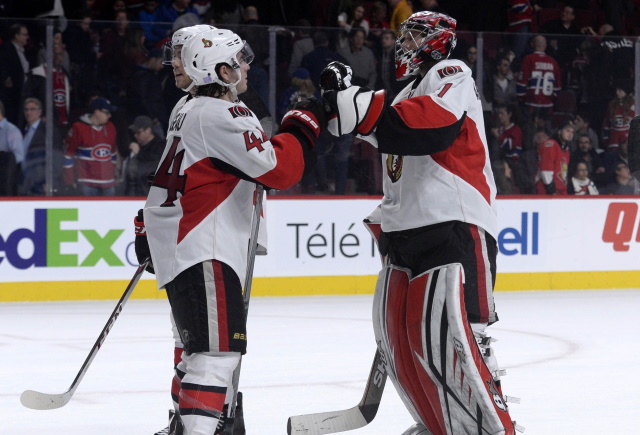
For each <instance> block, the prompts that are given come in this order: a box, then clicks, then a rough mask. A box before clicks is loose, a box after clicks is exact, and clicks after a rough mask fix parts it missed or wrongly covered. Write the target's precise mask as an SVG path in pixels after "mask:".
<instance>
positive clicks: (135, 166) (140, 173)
mask: <svg viewBox="0 0 640 435" xmlns="http://www.w3.org/2000/svg"><path fill="white" fill-rule="evenodd" d="M153 127H154V125H153V121H152V120H151V118H149V117H148V116H144V115H140V116H138V117H136V119H135V120H134V121H133V124H131V125H130V126H129V130H131V133H132V134H133V137H134V138H135V141H132V142H131V143H130V144H129V150H130V151H131V153H130V154H129V157H127V158H126V159H125V163H124V164H123V172H124V178H125V181H126V182H125V191H124V194H125V195H128V196H146V195H148V194H149V179H150V178H151V177H152V176H153V174H154V173H155V170H156V168H157V167H158V163H159V162H160V158H161V157H162V152H163V151H164V146H165V143H164V140H162V139H161V138H159V137H158V136H156V135H155V134H154V132H153Z"/></svg>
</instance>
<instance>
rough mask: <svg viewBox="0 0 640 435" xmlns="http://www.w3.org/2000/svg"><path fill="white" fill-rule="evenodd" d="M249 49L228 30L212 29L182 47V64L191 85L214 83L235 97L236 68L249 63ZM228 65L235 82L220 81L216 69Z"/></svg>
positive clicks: (251, 58) (238, 71)
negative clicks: (234, 76) (227, 89)
mask: <svg viewBox="0 0 640 435" xmlns="http://www.w3.org/2000/svg"><path fill="white" fill-rule="evenodd" d="M253 58H254V55H253V50H251V47H250V46H249V44H247V42H246V41H243V40H242V39H241V38H240V37H239V36H238V35H236V34H235V33H233V32H232V31H231V30H226V29H214V30H208V31H206V32H202V33H199V34H198V35H197V37H195V38H191V39H190V40H189V41H188V42H187V43H186V44H185V45H184V46H183V47H182V65H183V66H184V70H185V72H186V73H187V75H188V76H189V77H190V78H191V80H193V85H195V86H206V85H210V84H212V83H217V84H219V85H221V86H226V87H228V88H229V89H230V91H231V93H232V94H233V98H234V99H235V98H237V90H236V86H237V85H238V83H240V80H242V71H241V69H240V65H242V64H243V63H246V64H249V63H251V61H253ZM220 64H227V65H229V66H231V68H233V69H234V70H236V71H237V73H238V80H236V81H235V82H233V83H226V82H224V81H222V80H221V79H220V77H219V76H218V72H217V67H218V65H220Z"/></svg>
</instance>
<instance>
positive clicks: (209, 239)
mask: <svg viewBox="0 0 640 435" xmlns="http://www.w3.org/2000/svg"><path fill="white" fill-rule="evenodd" d="M181 103H182V104H181ZM303 169H304V161H303V155H302V148H301V146H300V143H299V142H298V141H297V139H296V138H295V137H294V136H293V135H291V134H287V133H284V134H279V135H276V136H274V137H273V138H272V139H271V140H269V139H268V138H267V137H266V135H265V134H264V132H263V131H262V129H261V126H260V122H259V121H258V119H257V118H256V117H255V115H254V114H253V113H252V112H251V111H250V110H249V109H248V108H247V107H246V106H245V105H244V104H243V103H241V102H234V103H232V102H228V101H226V100H222V99H218V98H210V97H196V98H192V99H190V100H188V101H187V98H186V97H185V98H184V99H183V100H180V102H179V103H178V104H177V105H176V107H175V109H174V112H173V113H172V115H171V118H170V125H169V131H168V135H167V145H166V147H165V150H164V153H163V155H162V158H161V160H160V164H159V165H158V169H157V171H156V175H155V178H154V181H153V185H152V187H151V189H150V191H149V196H148V197H147V202H146V204H145V208H144V220H145V226H146V228H147V237H148V240H149V248H150V250H151V258H152V260H153V264H154V268H155V272H156V279H157V282H158V287H159V288H162V287H164V285H165V284H167V283H168V282H170V281H172V280H173V279H174V278H175V277H176V276H177V275H178V274H179V273H180V272H182V271H183V270H185V269H186V268H188V267H190V266H192V265H194V264H197V263H199V262H202V261H205V260H209V259H216V260H219V261H222V262H224V263H226V264H228V265H229V266H231V267H232V268H233V270H234V271H235V272H236V274H237V275H238V277H239V279H240V282H241V283H243V282H244V279H245V275H246V265H247V263H246V261H247V247H248V241H249V236H250V231H251V228H250V227H251V217H252V210H253V202H254V191H255V183H254V181H252V180H255V181H258V182H260V183H262V184H264V185H266V186H268V187H272V188H276V189H286V188H288V187H290V186H292V185H294V184H295V183H297V182H298V181H299V180H300V178H301V177H302V172H303Z"/></svg>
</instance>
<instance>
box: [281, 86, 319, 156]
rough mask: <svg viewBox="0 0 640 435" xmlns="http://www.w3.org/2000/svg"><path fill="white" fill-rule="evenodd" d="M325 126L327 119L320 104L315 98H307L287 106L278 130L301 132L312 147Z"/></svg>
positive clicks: (293, 132) (295, 133)
mask: <svg viewBox="0 0 640 435" xmlns="http://www.w3.org/2000/svg"><path fill="white" fill-rule="evenodd" d="M326 126H327V121H326V117H325V114H324V109H323V107H322V105H321V104H320V102H319V101H318V100H316V99H315V98H309V99H305V100H301V101H298V102H296V103H293V104H292V105H291V106H289V109H288V111H287V113H285V115H284V117H283V118H282V122H281V123H280V131H279V132H280V133H283V132H286V133H292V134H294V135H297V134H300V133H302V134H303V135H304V137H306V139H307V140H308V142H309V145H310V146H311V147H312V148H313V147H315V142H316V139H317V138H318V136H319V135H320V132H321V131H322V130H323V129H325V128H326Z"/></svg>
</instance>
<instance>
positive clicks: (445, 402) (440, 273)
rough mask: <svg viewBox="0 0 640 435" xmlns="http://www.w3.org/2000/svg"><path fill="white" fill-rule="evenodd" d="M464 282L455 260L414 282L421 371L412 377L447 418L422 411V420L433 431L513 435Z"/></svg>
mask: <svg viewBox="0 0 640 435" xmlns="http://www.w3.org/2000/svg"><path fill="white" fill-rule="evenodd" d="M463 280H464V277H463V270H462V266H461V265H460V264H457V263H455V264H449V265H445V266H441V267H437V268H434V269H431V270H429V271H427V272H425V273H423V274H421V275H419V276H417V277H416V278H414V279H412V280H411V282H410V283H409V290H408V298H407V299H408V308H407V330H408V332H409V345H410V347H411V354H412V356H413V361H414V364H415V368H416V371H417V372H418V376H417V378H413V379H411V380H410V381H411V382H412V383H417V382H419V383H420V384H421V385H422V388H423V390H424V391H425V392H426V395H427V399H428V400H429V403H430V404H431V406H432V407H433V408H439V412H437V413H436V415H437V416H442V418H443V420H437V421H432V420H431V419H432V416H430V415H428V414H424V415H422V414H421V417H422V418H423V420H422V422H423V423H424V424H425V426H427V428H428V429H429V430H430V431H431V432H432V433H433V434H434V435H440V434H447V435H453V434H456V435H457V434H504V435H513V434H514V433H515V429H514V423H513V422H512V421H511V418H510V416H509V411H508V408H507V405H506V402H505V400H504V399H503V397H502V394H501V393H500V391H499V389H498V388H497V386H496V381H495V380H494V378H493V376H492V374H491V372H490V371H489V369H488V368H487V365H486V363H485V361H484V359H483V356H482V353H481V351H480V349H479V347H478V344H477V342H476V337H475V336H474V333H473V331H472V328H471V325H470V324H469V322H468V321H467V313H466V311H465V305H464V291H463ZM414 388H417V387H414ZM434 391H437V394H434Z"/></svg>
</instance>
